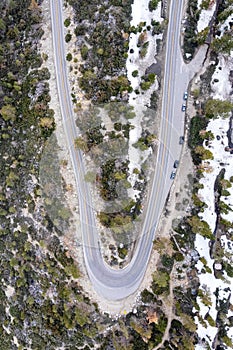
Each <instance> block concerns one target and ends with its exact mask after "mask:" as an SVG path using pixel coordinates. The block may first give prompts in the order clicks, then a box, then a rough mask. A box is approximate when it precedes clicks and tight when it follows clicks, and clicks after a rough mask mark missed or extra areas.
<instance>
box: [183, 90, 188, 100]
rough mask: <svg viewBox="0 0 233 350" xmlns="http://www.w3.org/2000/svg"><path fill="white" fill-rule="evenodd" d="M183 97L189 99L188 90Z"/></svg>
mask: <svg viewBox="0 0 233 350" xmlns="http://www.w3.org/2000/svg"><path fill="white" fill-rule="evenodd" d="M183 99H184V100H187V99H188V93H187V91H185V92H184V96H183Z"/></svg>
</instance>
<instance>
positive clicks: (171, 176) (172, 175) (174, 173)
mask: <svg viewBox="0 0 233 350" xmlns="http://www.w3.org/2000/svg"><path fill="white" fill-rule="evenodd" d="M175 176H176V172H175V171H172V172H171V175H170V179H171V180H173V179H175Z"/></svg>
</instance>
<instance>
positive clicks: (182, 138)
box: [179, 136, 184, 145]
mask: <svg viewBox="0 0 233 350" xmlns="http://www.w3.org/2000/svg"><path fill="white" fill-rule="evenodd" d="M183 143H184V136H180V139H179V144H180V145H183Z"/></svg>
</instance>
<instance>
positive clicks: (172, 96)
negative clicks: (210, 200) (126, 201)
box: [50, 0, 192, 301]
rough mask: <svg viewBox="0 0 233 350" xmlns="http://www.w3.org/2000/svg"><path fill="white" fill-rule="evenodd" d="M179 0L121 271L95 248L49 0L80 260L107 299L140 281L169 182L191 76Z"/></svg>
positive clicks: (56, 14)
mask: <svg viewBox="0 0 233 350" xmlns="http://www.w3.org/2000/svg"><path fill="white" fill-rule="evenodd" d="M183 2H184V1H183V0H173V1H171V5H170V16H169V25H168V33H167V44H166V59H165V72H164V83H163V100H162V115H161V118H162V119H161V128H160V136H159V139H160V145H159V150H158V158H157V165H156V171H155V175H154V179H153V184H152V188H151V191H150V198H149V203H148V210H147V212H146V215H145V221H144V225H143V229H142V234H141V236H140V238H139V239H138V242H137V245H136V249H135V253H134V255H133V258H132V260H131V262H130V263H129V265H128V266H127V267H125V268H124V269H122V270H114V269H112V268H111V267H110V266H108V265H107V264H106V263H105V262H104V260H103V258H102V255H101V252H100V249H99V243H98V240H99V238H98V232H97V228H96V224H95V222H96V218H95V212H94V209H93V206H92V205H91V195H90V191H89V188H88V185H87V183H86V182H85V181H84V174H85V166H84V162H83V156H82V152H81V151H80V150H78V149H76V148H75V147H74V139H75V138H76V137H77V128H76V125H75V116H74V113H73V106H72V102H71V97H70V96H71V94H70V88H69V84H68V77H67V66H66V54H65V44H64V33H63V22H64V19H63V17H62V0H51V1H50V7H51V21H52V34H53V49H54V62H55V68H56V78H57V88H58V94H59V100H60V107H61V113H62V119H63V125H64V130H65V137H66V140H67V144H68V147H69V149H70V156H71V160H72V164H73V169H74V174H75V179H76V184H77V194H78V198H79V207H80V218H81V229H82V238H83V252H84V259H85V265H86V269H87V272H88V275H89V277H90V279H91V282H92V284H93V286H94V288H95V290H96V291H97V292H98V293H99V294H100V295H102V296H103V297H104V298H106V299H107V300H112V301H114V300H120V299H123V298H126V297H127V296H129V295H130V294H132V293H134V292H135V291H136V290H137V288H138V287H139V285H140V283H141V282H142V279H143V277H144V274H145V271H146V268H147V264H148V261H149V259H150V255H151V250H152V246H153V240H154V237H155V231H156V227H157V224H158V221H159V217H160V215H161V213H162V210H163V207H164V204H165V201H166V198H167V195H168V193H169V191H170V188H171V185H172V180H171V179H170V174H171V171H172V169H173V163H174V160H175V159H179V156H180V152H181V146H180V145H179V136H180V135H183V129H184V113H183V112H181V105H182V99H183V92H184V91H185V90H186V89H187V86H188V82H189V80H190V78H191V76H192V73H190V71H189V69H188V68H187V66H186V65H185V64H184V63H183V59H182V57H181V53H180V49H179V38H180V25H181V18H182V10H183Z"/></svg>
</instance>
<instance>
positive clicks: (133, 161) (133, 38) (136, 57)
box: [126, 0, 163, 199]
mask: <svg viewBox="0 0 233 350" xmlns="http://www.w3.org/2000/svg"><path fill="white" fill-rule="evenodd" d="M148 4H149V0H135V1H134V3H133V4H132V20H131V22H130V24H131V26H135V27H137V26H138V25H139V24H140V23H142V22H146V25H145V26H143V30H145V29H146V35H147V38H146V41H148V42H149V46H148V48H147V54H146V56H145V57H144V58H141V57H140V50H141V48H140V47H138V46H137V44H138V38H139V36H140V34H141V32H138V33H136V34H134V33H131V34H130V37H129V50H128V59H127V62H126V69H127V77H128V80H129V81H130V84H131V86H132V88H133V91H132V92H131V93H130V94H129V104H130V105H132V106H134V112H135V114H136V116H135V117H134V118H133V119H131V120H130V123H131V124H132V125H133V128H132V130H130V133H129V152H128V156H129V160H130V163H129V173H130V175H129V177H128V180H129V182H130V183H131V186H132V187H131V188H130V189H129V190H128V194H129V196H130V197H131V198H133V199H135V197H136V198H137V196H138V194H139V191H137V190H134V189H133V186H134V185H135V182H136V181H138V175H136V174H134V173H133V170H134V169H135V168H137V169H138V170H141V165H142V164H143V163H144V161H145V160H146V159H147V158H148V156H149V154H150V153H151V150H150V149H148V150H146V151H144V152H142V151H140V150H138V149H137V148H135V147H134V146H133V145H134V144H135V143H136V142H137V141H138V140H139V138H140V137H141V133H142V126H141V123H142V117H143V114H144V112H145V110H146V108H147V107H146V105H149V104H150V97H151V94H152V92H153V91H154V90H157V89H158V81H157V80H156V79H155V82H154V84H152V85H151V87H150V88H149V89H148V90H146V91H143V92H142V91H141V92H140V94H136V93H135V91H134V90H139V91H140V90H141V89H140V82H141V81H142V79H141V78H142V76H144V75H145V71H146V69H147V68H148V67H149V66H150V65H151V64H152V63H156V59H155V55H156V52H157V50H156V46H157V43H156V40H157V39H162V34H159V35H154V36H153V35H152V31H151V30H147V27H148V26H151V21H152V20H155V21H157V22H160V23H161V22H162V20H163V19H162V17H161V16H160V14H161V1H160V2H159V3H158V7H157V9H156V10H154V11H152V12H150V11H149V8H148ZM151 28H152V26H151ZM143 30H142V31H143ZM136 70H137V71H138V76H136V77H133V76H132V72H133V71H136Z"/></svg>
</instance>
